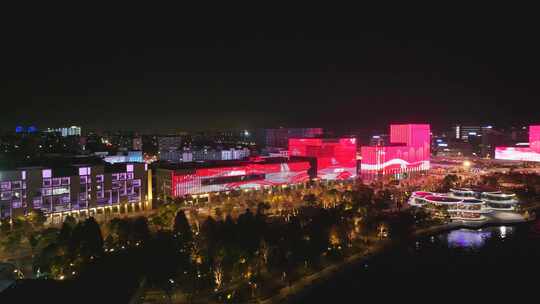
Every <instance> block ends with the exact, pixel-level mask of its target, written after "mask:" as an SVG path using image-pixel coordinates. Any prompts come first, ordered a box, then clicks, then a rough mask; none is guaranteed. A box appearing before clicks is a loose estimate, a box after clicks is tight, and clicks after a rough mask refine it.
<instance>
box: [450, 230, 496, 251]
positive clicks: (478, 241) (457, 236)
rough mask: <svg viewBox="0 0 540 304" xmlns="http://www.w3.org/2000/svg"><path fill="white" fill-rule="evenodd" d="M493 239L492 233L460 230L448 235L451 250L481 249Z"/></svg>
mask: <svg viewBox="0 0 540 304" xmlns="http://www.w3.org/2000/svg"><path fill="white" fill-rule="evenodd" d="M489 238H491V231H483V230H469V229H459V230H454V231H451V232H450V233H448V236H447V242H448V247H450V248H474V249H476V248H480V247H482V246H484V244H485V243H486V240H487V239H489Z"/></svg>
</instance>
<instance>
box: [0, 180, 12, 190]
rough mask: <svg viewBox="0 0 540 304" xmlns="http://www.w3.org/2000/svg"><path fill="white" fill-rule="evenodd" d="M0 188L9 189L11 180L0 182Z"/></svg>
mask: <svg viewBox="0 0 540 304" xmlns="http://www.w3.org/2000/svg"><path fill="white" fill-rule="evenodd" d="M0 190H11V182H2V183H0Z"/></svg>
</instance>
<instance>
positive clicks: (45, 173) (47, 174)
mask: <svg viewBox="0 0 540 304" xmlns="http://www.w3.org/2000/svg"><path fill="white" fill-rule="evenodd" d="M41 176H42V177H43V178H51V177H52V171H51V169H44V170H43V171H41Z"/></svg>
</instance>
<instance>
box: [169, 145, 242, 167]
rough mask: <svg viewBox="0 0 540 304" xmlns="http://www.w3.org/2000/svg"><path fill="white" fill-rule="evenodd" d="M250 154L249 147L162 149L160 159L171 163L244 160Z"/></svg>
mask: <svg viewBox="0 0 540 304" xmlns="http://www.w3.org/2000/svg"><path fill="white" fill-rule="evenodd" d="M249 155H250V151H249V149H248V148H230V149H214V148H209V147H204V148H193V149H180V150H174V151H160V154H159V159H160V160H162V161H166V162H171V163H183V162H192V161H217V160H243V159H247V158H248V157H249Z"/></svg>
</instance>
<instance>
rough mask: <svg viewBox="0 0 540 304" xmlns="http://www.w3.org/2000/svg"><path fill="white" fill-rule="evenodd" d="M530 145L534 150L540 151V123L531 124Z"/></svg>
mask: <svg viewBox="0 0 540 304" xmlns="http://www.w3.org/2000/svg"><path fill="white" fill-rule="evenodd" d="M529 145H530V147H531V149H532V150H533V151H534V152H537V153H540V125H539V126H529Z"/></svg>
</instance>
